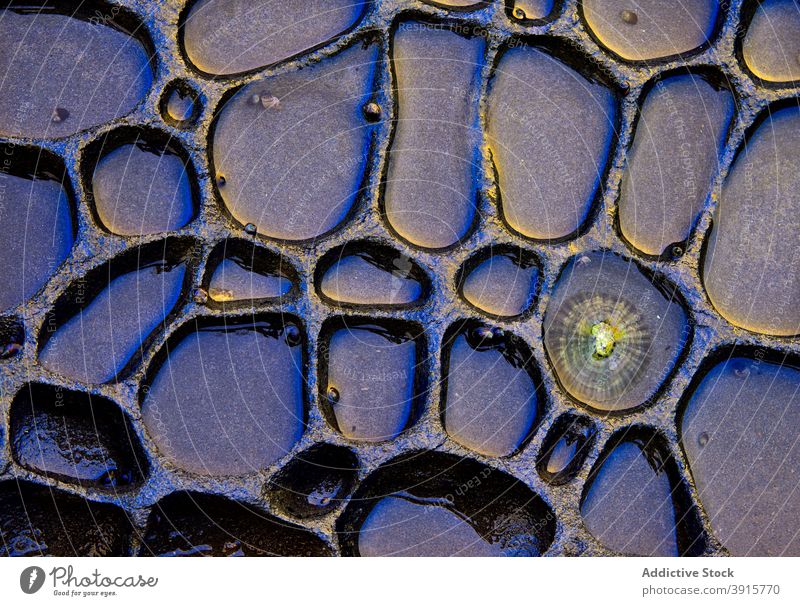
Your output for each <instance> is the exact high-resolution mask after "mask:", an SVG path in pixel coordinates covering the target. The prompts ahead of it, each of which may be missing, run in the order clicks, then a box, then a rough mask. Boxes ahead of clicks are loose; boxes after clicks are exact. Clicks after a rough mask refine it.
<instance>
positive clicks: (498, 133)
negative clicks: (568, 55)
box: [487, 47, 617, 240]
mask: <svg viewBox="0 0 800 606" xmlns="http://www.w3.org/2000/svg"><path fill="white" fill-rule="evenodd" d="M616 115H617V104H616V100H615V98H614V95H613V94H612V93H611V91H610V90H608V89H607V88H605V87H604V86H603V85H602V84H600V83H598V82H596V81H592V80H587V79H586V78H584V77H583V76H582V75H580V74H579V73H577V72H576V71H575V70H573V69H572V68H571V67H569V66H567V65H565V64H564V63H562V62H561V61H559V60H558V59H556V58H554V57H551V56H550V55H548V54H547V53H545V52H543V51H541V50H538V49H535V48H531V47H514V48H510V49H508V50H506V51H505V53H503V55H502V57H501V59H500V61H499V63H498V65H497V69H496V71H495V75H494V78H493V80H492V82H491V90H490V93H489V100H488V113H487V138H488V141H487V142H488V145H489V147H490V149H491V152H492V158H493V160H494V164H495V168H496V170H497V176H498V181H499V186H500V201H501V211H502V214H503V217H504V218H505V220H506V222H507V223H508V224H509V226H510V227H511V228H512V229H513V230H515V231H517V232H519V233H520V234H522V235H523V236H526V237H528V238H533V239H537V240H555V239H561V238H565V237H567V236H570V235H571V234H573V233H574V232H575V231H577V230H578V228H580V227H581V225H582V224H583V222H584V220H585V219H586V217H587V214H588V212H589V208H590V206H591V204H592V202H593V201H594V198H595V195H596V194H597V191H598V189H599V187H600V184H601V182H602V179H603V175H604V174H605V170H606V164H607V162H608V155H609V152H610V150H611V144H612V141H613V138H614V128H615V123H616Z"/></svg>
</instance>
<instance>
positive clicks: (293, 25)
mask: <svg viewBox="0 0 800 606" xmlns="http://www.w3.org/2000/svg"><path fill="white" fill-rule="evenodd" d="M366 4H367V2H366V1H365V0H278V1H276V0H271V1H267V2H253V1H252V0H199V2H195V3H194V4H192V6H191V8H190V9H189V11H188V12H187V14H186V16H185V17H184V23H183V28H182V35H183V44H184V47H185V49H186V54H187V56H188V57H189V60H190V61H191V62H192V63H193V64H194V65H195V67H197V68H198V69H199V70H201V71H203V72H206V73H208V74H215V75H218V76H226V75H231V74H237V73H242V72H247V71H250V70H254V69H258V68H260V67H265V66H267V65H270V64H273V63H277V62H279V61H283V60H284V59H288V58H289V57H292V56H293V55H297V54H298V53H301V52H303V51H306V50H309V49H312V48H315V47H317V46H319V45H321V44H324V43H325V42H327V41H328V40H330V39H331V38H334V37H336V36H338V35H339V34H341V33H343V32H345V31H346V30H348V29H349V28H350V27H352V26H353V25H355V23H356V22H357V21H358V20H359V19H360V17H361V15H362V14H363V12H364V8H365V5H366Z"/></svg>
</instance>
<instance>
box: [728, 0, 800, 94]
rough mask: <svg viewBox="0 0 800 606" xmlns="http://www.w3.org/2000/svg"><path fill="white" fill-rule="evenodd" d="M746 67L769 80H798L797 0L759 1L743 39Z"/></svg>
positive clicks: (799, 8)
mask: <svg viewBox="0 0 800 606" xmlns="http://www.w3.org/2000/svg"><path fill="white" fill-rule="evenodd" d="M742 55H743V56H744V62H745V64H746V65H747V67H748V68H749V69H750V71H751V72H753V73H754V74H755V75H756V76H758V77H759V78H761V79H762V80H767V81H768V82H789V81H792V80H800V4H798V3H797V0H764V1H763V2H761V3H759V5H758V8H757V9H756V12H755V14H754V15H753V20H752V21H751V22H750V26H749V27H748V28H747V34H746V35H745V37H744V40H743V41H742Z"/></svg>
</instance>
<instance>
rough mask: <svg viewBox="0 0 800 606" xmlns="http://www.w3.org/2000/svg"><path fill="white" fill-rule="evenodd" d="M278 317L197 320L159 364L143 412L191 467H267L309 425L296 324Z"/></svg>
mask: <svg viewBox="0 0 800 606" xmlns="http://www.w3.org/2000/svg"><path fill="white" fill-rule="evenodd" d="M288 326H289V325H287V327H284V326H283V325H282V324H280V323H279V321H278V320H277V319H276V320H274V321H273V320H265V321H262V322H257V323H253V324H236V323H233V322H231V320H228V321H227V322H225V323H221V324H219V325H207V326H198V327H196V328H195V327H194V326H193V325H191V324H190V325H189V328H193V329H194V330H191V332H189V333H188V334H186V335H185V336H183V337H182V338H180V339H179V340H178V341H177V342H176V343H175V344H173V345H172V346H170V347H169V348H168V355H167V357H166V359H165V361H164V363H163V364H162V365H161V366H160V367H158V368H157V369H155V370H154V375H153V376H152V379H151V380H152V383H151V384H150V386H149V388H148V389H147V390H146V393H145V397H144V402H143V404H142V414H143V417H144V423H145V426H146V427H147V431H148V432H149V433H150V435H151V436H152V438H153V441H154V442H155V443H156V445H157V446H158V449H159V451H160V452H161V453H162V454H163V455H164V456H165V457H166V458H167V459H168V460H169V461H170V462H171V463H172V464H174V465H176V466H177V467H180V468H181V469H184V470H186V471H189V472H193V473H197V474H204V475H212V476H231V475H241V474H246V473H252V472H255V471H258V470H261V469H266V468H267V467H269V465H271V464H272V463H274V462H275V461H276V460H278V459H280V458H281V457H282V456H284V455H285V454H287V453H288V452H289V450H291V448H292V446H294V444H295V442H297V440H299V439H300V436H301V435H302V433H303V430H304V427H305V420H304V409H303V376H302V369H303V359H302V347H300V340H299V339H295V337H294V336H293V335H296V334H297V331H298V329H297V327H296V326H292V328H288Z"/></svg>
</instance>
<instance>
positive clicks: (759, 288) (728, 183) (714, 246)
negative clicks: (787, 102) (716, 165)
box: [703, 105, 800, 336]
mask: <svg viewBox="0 0 800 606" xmlns="http://www.w3.org/2000/svg"><path fill="white" fill-rule="evenodd" d="M767 111H768V112H769V111H770V110H767ZM703 281H704V284H705V287H706V292H707V293H708V296H709V298H710V299H711V302H712V303H713V304H714V307H716V308H717V311H719V313H720V314H722V316H724V317H725V319H727V320H728V321H730V322H731V323H732V324H735V325H736V326H740V327H741V328H746V329H748V330H752V331H755V332H761V333H766V334H771V335H778V336H790V335H795V334H797V333H800V107H798V106H797V105H791V106H789V107H784V108H782V109H778V110H772V113H771V114H766V115H765V119H764V121H763V122H762V123H761V124H760V125H759V126H758V127H757V129H756V130H755V132H753V133H752V135H751V136H750V137H749V139H748V141H747V143H746V144H745V145H744V146H743V147H742V149H741V150H740V152H739V156H738V157H737V159H736V160H735V162H734V165H733V167H732V168H731V171H730V173H729V174H728V177H727V179H726V180H725V184H724V185H723V188H722V193H721V195H720V200H719V205H718V206H717V209H716V212H715V215H714V225H713V229H712V231H711V236H710V239H709V242H708V249H707V252H706V258H705V264H704V266H703Z"/></svg>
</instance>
